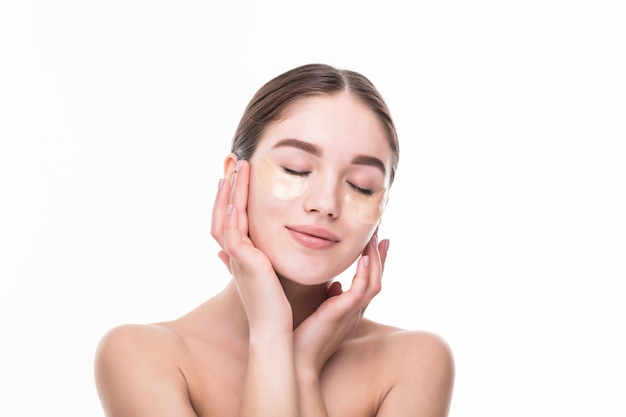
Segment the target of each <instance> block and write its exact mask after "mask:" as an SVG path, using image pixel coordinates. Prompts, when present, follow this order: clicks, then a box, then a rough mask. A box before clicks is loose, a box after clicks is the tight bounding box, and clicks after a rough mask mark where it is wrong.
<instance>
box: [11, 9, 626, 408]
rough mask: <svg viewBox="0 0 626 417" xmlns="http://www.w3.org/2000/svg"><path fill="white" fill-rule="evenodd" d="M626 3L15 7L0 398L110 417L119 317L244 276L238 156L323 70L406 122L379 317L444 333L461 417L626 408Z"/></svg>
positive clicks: (148, 311)
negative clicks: (223, 193)
mask: <svg viewBox="0 0 626 417" xmlns="http://www.w3.org/2000/svg"><path fill="white" fill-rule="evenodd" d="M226 3H229V5H226ZM383 3H384V5H383ZM211 4H215V5H211ZM625 4H626V3H624V2H622V1H617V0H616V1H587V2H585V1H576V0H574V1H550V0H547V1H546V0H543V1H524V2H521V1H520V2H511V1H495V0H494V1H474V2H470V1H460V0H459V1H437V2H435V1H431V2H409V1H407V2H404V3H402V2H393V1H387V2H373V1H356V0H354V1H350V2H341V1H320V2H308V3H306V4H304V5H296V3H294V2H286V1H285V2H282V3H281V2H277V1H265V2H258V4H254V3H253V2H249V3H245V2H244V3H240V2H225V1H220V2H207V1H181V2H174V1H171V2H166V1H140V0H124V1H106V2H104V1H100V2H96V1H78V0H76V1H69V0H58V1H43V0H42V1H8V2H3V3H2V6H0V138H1V142H0V143H1V144H0V201H1V205H0V276H1V286H0V332H1V333H0V334H1V337H2V341H1V343H0V384H1V388H0V415H3V416H35V415H59V416H61V415H62V416H98V415H102V411H101V409H100V404H99V401H98V398H97V394H96V391H95V388H94V383H93V374H92V361H93V354H94V350H95V348H96V345H97V342H98V340H99V338H100V337H101V336H102V334H103V333H104V332H106V331H107V330H108V329H110V328H111V327H113V326H115V325H118V324H122V323H128V322H137V323H146V322H153V321H159V320H167V319H171V318H175V317H178V316H179V315H181V314H183V313H185V312H187V311H188V310H190V309H192V308H193V307H195V306H196V305H198V304H199V303H201V302H202V301H204V300H205V299H207V298H208V297H210V296H211V295H212V294H214V293H216V292H217V291H218V290H219V289H220V288H222V287H223V286H224V285H225V284H226V283H227V281H228V277H227V275H226V271H225V269H224V267H223V265H222V264H221V263H220V262H219V261H218V259H217V257H216V255H215V254H216V251H217V246H216V245H215V244H214V243H213V242H212V241H211V238H210V235H209V224H210V210H211V205H212V202H213V196H214V194H215V191H216V187H217V182H218V179H219V177H220V176H221V167H222V160H223V158H224V156H225V155H226V154H227V153H228V150H229V144H230V140H231V137H232V134H233V132H234V129H235V127H236V124H237V122H238V120H239V117H240V116H241V113H242V112H243V109H244V107H245V105H246V104H247V102H248V100H249V99H250V98H251V96H252V95H253V93H254V92H255V91H256V89H257V88H259V87H260V86H261V84H262V83H264V82H265V81H267V80H269V79H270V78H272V77H274V76H275V75H278V74H279V73H281V72H283V71H285V70H287V69H290V68H292V67H295V66H297V65H301V64H304V63H309V62H324V63H329V64H331V65H334V66H337V67H341V68H349V69H355V70H358V71H360V72H362V73H364V74H365V75H366V76H368V77H369V78H370V79H371V80H372V81H373V82H374V83H375V84H376V85H377V87H378V88H379V89H380V90H381V92H382V93H383V96H384V97H385V99H386V100H387V102H388V105H389V106H390V108H391V110H392V113H393V114H394V117H395V121H396V123H397V127H398V131H399V135H400V140H401V161H400V167H399V171H398V177H397V182H396V183H395V184H394V187H393V188H392V194H391V201H390V205H389V207H388V211H387V212H386V216H385V218H384V220H383V226H382V228H381V238H390V239H391V248H390V254H389V258H388V265H387V270H386V273H385V279H384V289H383V292H382V293H381V294H380V295H379V296H378V298H377V299H376V300H375V301H374V302H373V304H372V305H371V306H370V309H369V310H368V312H369V315H370V317H371V318H373V319H376V320H379V321H382V322H385V323H388V324H393V325H396V326H400V327H405V328H410V329H425V330H430V331H433V332H435V333H438V334H440V335H441V336H442V337H444V338H445V339H446V340H447V341H448V342H449V344H450V345H451V347H452V349H453V351H454V354H455V359H456V365H457V377H456V386H455V392H454V397H453V401H452V408H451V416H459V417H460V416H483V417H484V416H529V415H533V416H536V415H543V416H555V415H563V416H565V415H568V416H572V415H576V416H588V415H625V414H626V406H625V405H624V401H623V394H624V389H625V388H626V384H625V382H624V380H625V376H624V375H626V360H625V355H626V341H625V337H624V334H625V330H624V328H626V325H625V324H626V323H625V321H626V307H625V304H626V302H625V298H626V297H625V296H626V285H625V281H626V265H625V264H626V262H625V255H626V237H625V236H626V221H625V214H624V213H626V145H625V141H626V62H625V54H626V6H625Z"/></svg>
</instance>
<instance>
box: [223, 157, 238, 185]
mask: <svg viewBox="0 0 626 417" xmlns="http://www.w3.org/2000/svg"><path fill="white" fill-rule="evenodd" d="M235 171H237V155H235V154H234V153H231V154H230V155H228V156H227V157H226V159H225V160H224V179H225V180H226V181H230V179H231V177H232V176H233V174H234V173H235Z"/></svg>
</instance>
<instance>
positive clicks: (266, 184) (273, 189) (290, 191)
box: [254, 157, 307, 201]
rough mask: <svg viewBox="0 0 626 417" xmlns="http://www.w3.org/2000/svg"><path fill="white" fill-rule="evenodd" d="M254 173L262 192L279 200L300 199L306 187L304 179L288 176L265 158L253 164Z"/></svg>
mask: <svg viewBox="0 0 626 417" xmlns="http://www.w3.org/2000/svg"><path fill="white" fill-rule="evenodd" d="M254 173H255V177H256V180H257V181H258V182H259V185H260V186H261V188H262V189H263V191H265V192H266V193H269V194H271V195H273V196H274V197H276V198H277V199H279V200H285V201H289V200H293V199H295V198H297V197H300V196H301V195H302V194H304V191H305V190H306V187H307V181H306V178H305V177H299V176H297V175H293V174H288V173H287V172H285V171H284V170H283V169H282V168H280V167H279V166H277V165H275V164H274V163H273V162H272V161H270V160H269V159H267V158H265V157H262V158H260V159H259V162H258V164H255V166H254Z"/></svg>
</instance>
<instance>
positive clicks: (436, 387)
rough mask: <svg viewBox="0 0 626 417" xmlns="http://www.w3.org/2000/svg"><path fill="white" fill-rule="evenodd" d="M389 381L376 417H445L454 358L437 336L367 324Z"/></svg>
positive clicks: (452, 381) (448, 402) (371, 323)
mask: <svg viewBox="0 0 626 417" xmlns="http://www.w3.org/2000/svg"><path fill="white" fill-rule="evenodd" d="M366 328H367V330H368V331H367V332H366V334H370V335H372V336H373V342H372V343H374V344H376V345H377V346H378V347H377V349H376V350H377V351H378V355H377V357H378V358H380V361H381V363H380V364H379V366H378V367H377V368H378V370H379V372H380V373H382V375H384V379H385V381H386V384H385V393H384V397H383V399H382V401H381V403H380V406H379V409H378V412H377V414H376V415H377V416H378V417H384V416H394V417H398V416H405V415H406V416H429V417H431V416H446V415H447V414H448V408H449V405H450V399H451V395H452V388H453V384H454V358H453V355H452V350H451V349H450V346H449V345H448V343H446V341H445V340H444V339H443V338H441V337H440V336H438V335H437V334H434V333H431V332H424V331H411V330H403V329H398V328H393V327H389V326H383V325H380V324H377V323H374V322H368V323H367V325H366Z"/></svg>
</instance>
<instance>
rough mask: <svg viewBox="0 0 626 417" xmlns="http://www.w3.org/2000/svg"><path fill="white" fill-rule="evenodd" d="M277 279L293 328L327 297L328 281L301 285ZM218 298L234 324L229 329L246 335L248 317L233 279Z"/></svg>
mask: <svg viewBox="0 0 626 417" xmlns="http://www.w3.org/2000/svg"><path fill="white" fill-rule="evenodd" d="M279 281H280V284H281V285H282V287H283V290H284V292H285V296H286V297H287V300H288V301H289V304H290V305H291V311H292V314H293V328H294V329H295V328H296V327H298V326H299V325H300V323H302V322H303V321H304V320H306V318H307V317H309V316H310V315H311V314H313V312H315V310H317V308H318V307H319V306H320V305H321V304H322V303H323V302H324V300H326V298H327V292H328V285H329V283H323V284H318V285H301V284H298V283H295V282H293V281H290V280H288V279H286V278H279ZM218 298H220V299H221V300H222V302H223V303H225V304H223V305H224V307H225V308H226V309H227V310H228V311H230V313H227V317H228V320H229V321H230V322H231V323H233V324H234V325H235V326H234V327H231V329H233V330H234V329H235V328H239V329H240V334H241V335H242V336H244V337H248V318H247V317H246V313H245V311H244V309H243V305H242V304H241V299H240V298H239V292H238V290H237V286H236V284H235V281H234V279H232V280H231V281H230V283H229V284H228V286H227V287H226V288H225V289H224V290H223V291H222V293H221V294H220V295H219V296H218Z"/></svg>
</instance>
